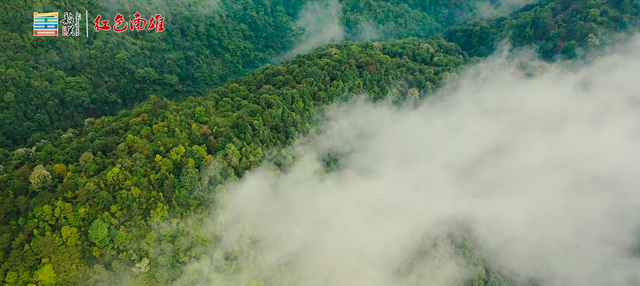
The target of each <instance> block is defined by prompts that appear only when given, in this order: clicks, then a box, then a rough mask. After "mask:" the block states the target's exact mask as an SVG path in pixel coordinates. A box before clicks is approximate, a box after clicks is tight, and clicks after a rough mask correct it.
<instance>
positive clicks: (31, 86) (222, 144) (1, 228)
mask: <svg viewBox="0 0 640 286" xmlns="http://www.w3.org/2000/svg"><path fill="white" fill-rule="evenodd" d="M249 2H250V1H249ZM398 2H400V1H386V2H384V1H380V2H373V1H365V0H362V1H344V2H343V9H345V10H348V9H350V8H348V7H360V8H358V9H362V10H357V9H356V8H353V9H354V10H349V11H364V12H360V13H355V12H353V13H352V12H344V14H345V17H344V18H343V21H345V23H347V24H346V28H345V29H346V30H347V36H346V38H348V39H349V37H353V38H354V39H355V38H356V36H357V35H359V33H360V30H359V29H360V27H364V26H363V24H362V23H364V22H367V23H369V22H371V21H372V22H373V23H377V24H375V25H378V26H377V27H381V28H380V30H379V31H383V32H382V33H383V34H385V33H388V35H384V36H388V37H391V36H393V35H396V36H397V35H400V36H401V37H405V36H424V37H426V36H430V34H429V33H431V32H429V33H426V34H419V32H418V31H419V30H420V29H421V28H419V27H422V26H421V25H425V23H424V22H422V21H426V20H425V18H419V17H418V18H412V19H414V20H415V19H419V20H417V21H416V22H415V23H413V24H411V21H410V19H404V18H401V17H400V15H402V13H399V14H398V15H399V16H398V17H399V18H397V19H394V20H393V21H391V22H384V23H381V22H380V21H383V19H385V18H384V14H380V15H378V14H376V13H383V12H381V11H385V12H384V13H391V11H389V9H391V10H394V9H400V10H394V11H404V10H402V9H405V10H406V9H410V10H411V11H413V12H412V13H418V14H420V13H422V14H420V15H430V13H439V14H438V15H440V16H431V17H432V18H431V19H436V20H438V21H444V22H445V23H450V24H452V23H454V22H455V21H456V20H455V19H457V17H459V16H460V15H458V14H457V13H458V12H455V11H461V12H460V13H462V14H466V13H467V12H468V10H466V9H468V7H467V6H464V5H466V4H464V3H465V2H460V3H463V4H464V5H462V6H455V7H457V8H455V9H452V10H448V11H449V12H448V13H441V12H442V9H446V8H443V7H448V6H447V5H450V4H451V3H458V2H448V1H447V2H442V3H441V4H442V5H440V6H438V5H435V6H421V3H423V2H422V1H403V3H408V4H406V6H404V5H398ZM569 2H571V3H569ZM38 3H39V2H38ZM38 3H35V4H33V5H43V6H42V7H36V8H37V9H44V10H47V9H54V7H51V6H46V5H51V4H45V2H42V3H40V4H38ZM90 3H93V2H90ZM180 3H183V2H180ZM187 3H188V2H184V3H183V5H202V3H200V4H198V3H197V2H194V3H192V4H187ZM233 3H235V4H229V3H225V4H224V5H229V7H231V8H229V7H227V8H224V7H218V9H222V10H224V11H226V12H224V13H219V14H215V13H213V14H214V15H217V16H212V17H209V18H210V19H209V18H207V19H208V20H207V21H212V22H210V23H209V22H207V23H209V24H210V25H211V26H207V25H204V24H203V25H200V26H197V25H195V24H193V25H186V24H185V25H186V26H184V27H185V29H183V30H178V29H176V30H174V31H173V32H170V31H171V30H170V29H169V27H170V26H167V32H166V33H164V34H158V33H155V34H154V33H149V34H146V35H142V34H140V35H136V34H133V33H131V34H130V35H126V36H120V35H116V34H115V33H111V34H109V33H99V36H98V37H96V39H90V41H91V42H90V43H84V42H81V41H86V40H85V39H78V42H76V40H75V39H73V38H69V39H65V38H57V39H52V40H45V41H49V42H45V41H40V42H36V41H35V40H39V39H33V38H32V37H23V36H19V35H18V34H16V33H11V32H8V31H7V30H4V29H5V27H6V28H7V29H9V28H14V29H16V30H20V29H23V28H24V27H22V26H21V25H22V24H24V22H29V21H31V18H29V17H26V16H25V18H24V19H22V18H21V19H22V20H20V21H22V24H19V25H18V24H15V23H11V22H9V21H7V20H3V21H5V22H2V30H1V31H2V35H1V37H2V38H3V41H2V45H3V46H2V47H3V49H4V50H6V52H4V53H2V54H0V56H2V57H4V58H3V61H2V63H0V72H1V74H0V76H2V77H3V78H2V84H3V87H2V88H5V90H3V93H4V95H3V96H4V97H3V102H2V103H0V108H3V109H2V116H4V117H2V119H0V123H1V126H2V128H3V131H2V132H4V133H3V134H5V135H4V136H5V137H4V139H0V146H2V147H3V148H2V150H3V153H1V154H0V156H1V159H0V164H1V165H0V190H1V191H2V193H1V194H0V261H1V262H2V265H0V279H3V281H2V282H4V283H7V284H14V285H28V284H30V283H32V284H38V285H78V284H87V285H113V284H119V283H120V284H130V285H133V284H137V285H166V284H171V283H172V282H173V281H175V280H176V279H178V278H179V277H181V276H183V275H184V273H182V268H181V266H183V265H186V264H188V263H189V262H192V261H194V260H197V259H198V258H199V257H200V256H201V255H202V253H203V248H208V247H215V246H216V243H217V242H216V241H215V240H211V239H209V238H207V237H203V236H201V235H200V233H199V232H198V230H199V229H201V227H202V225H204V224H205V223H206V219H208V216H207V214H208V212H209V211H210V205H211V203H212V202H213V204H214V205H215V203H216V202H215V201H214V198H215V197H216V195H219V194H223V193H224V192H225V185H226V184H227V183H229V182H234V181H236V180H238V178H241V177H242V176H243V175H244V174H245V173H246V172H247V171H249V170H252V169H254V168H256V167H257V166H259V165H260V164H263V163H265V162H268V163H269V164H272V165H273V166H274V167H275V168H278V169H280V170H282V171H286V170H287V168H288V167H290V166H291V164H292V162H293V161H294V160H295V158H294V157H295V154H293V153H292V152H291V151H290V150H289V149H288V148H287V147H288V146H290V145H291V144H292V143H293V141H294V140H295V139H297V138H298V137H299V136H300V135H304V134H306V133H307V132H309V130H311V129H312V128H313V127H314V126H316V124H317V123H318V120H319V119H320V117H319V115H320V114H322V111H323V107H325V106H327V105H328V104H330V103H333V102H338V101H343V100H349V99H351V98H353V97H354V96H358V95H360V94H366V96H367V98H368V99H369V100H372V101H380V100H390V101H392V102H393V103H394V104H396V105H405V104H412V103H413V102H416V101H419V100H421V99H423V98H424V97H425V96H428V95H429V94H431V93H432V92H433V91H435V90H437V88H439V87H441V86H442V85H443V84H445V83H446V82H447V81H448V80H450V79H452V78H455V77H456V71H457V70H459V69H460V68H462V67H463V66H464V65H466V64H469V63H472V62H474V61H475V59H474V58H473V57H469V55H471V56H486V55H488V54H489V53H490V52H491V51H493V49H494V48H495V43H496V42H498V41H499V40H501V39H502V38H509V39H511V41H512V42H513V43H514V46H516V47H521V46H525V45H532V46H534V47H538V51H539V53H540V54H541V55H542V57H544V58H546V59H552V58H554V57H556V55H560V56H563V57H567V58H571V57H577V56H579V55H580V51H581V50H582V51H586V50H588V49H589V47H590V46H589V45H594V43H595V40H599V41H600V44H599V45H601V46H606V44H607V43H606V41H605V39H606V38H607V37H609V36H612V35H614V34H615V33H619V32H624V33H628V32H630V31H633V29H634V25H635V23H637V21H638V5H637V2H633V1H629V0H620V1H600V2H598V1H548V2H545V3H540V4H535V5H531V6H527V7H525V8H523V9H522V10H520V11H516V12H515V13H514V14H513V15H512V16H510V17H503V18H498V19H492V20H478V21H474V22H472V23H469V24H465V25H461V26H456V27H454V28H451V29H449V30H447V31H446V32H445V33H444V34H443V35H444V39H443V37H439V36H436V37H433V38H430V39H415V38H412V39H403V40H395V41H381V42H370V41H367V42H344V43H332V44H329V45H325V46H322V47H320V48H318V49H316V50H314V51H313V52H311V53H309V54H306V55H299V56H297V57H295V58H294V59H293V60H291V61H287V62H285V63H282V64H277V65H266V66H263V67H261V68H259V69H258V70H256V71H253V72H249V73H248V74H247V75H246V76H243V77H237V78H234V77H235V76H236V75H241V74H243V73H246V72H247V71H248V70H251V69H254V68H257V67H258V66H260V65H261V64H262V63H263V62H266V61H268V60H269V59H270V58H271V57H273V56H276V55H278V54H280V53H281V52H284V51H287V50H288V49H290V48H292V47H293V46H294V45H295V39H296V38H295V37H296V35H299V34H296V32H295V31H293V30H291V26H290V25H292V24H294V23H295V21H296V18H295V15H297V12H298V10H299V9H300V7H301V6H302V2H300V3H299V2H295V1H289V2H286V3H284V2H283V3H279V2H277V1H268V2H258V1H255V2H251V3H253V4H254V5H255V6H253V7H254V8H253V9H254V10H255V11H258V12H255V13H254V14H255V15H254V17H256V18H252V19H253V20H251V19H245V20H243V21H240V20H237V19H242V17H245V16H246V14H244V12H242V13H240V11H241V8H240V7H241V6H237V7H236V6H233V5H240V4H238V3H240V2H233ZM267 3H270V4H269V5H273V6H268V5H267ZM430 3H440V2H430ZM568 3H569V4H568ZM245 4H246V3H245ZM391 4H393V5H391ZM2 5H5V6H4V7H12V5H13V6H15V7H22V8H24V9H25V11H27V10H26V9H31V8H25V7H24V6H20V5H23V4H22V2H20V1H16V2H15V3H11V2H8V3H3V4H2ZM24 5H26V4H24ZM29 5H31V4H29ZM92 5H97V4H96V3H94V4H92ZM246 5H248V4H246ZM76 7H80V6H73V5H69V9H74V8H76ZM234 7H235V8H234ZM248 7H252V6H248ZM465 7H466V8H465ZM572 7H573V8H572ZM183 8H184V6H179V5H177V7H174V8H173V9H176V11H172V13H175V14H179V10H180V9H183ZM587 8H588V9H587ZM201 9H202V10H203V11H204V12H203V14H202V15H197V14H196V15H190V16H189V17H192V18H191V20H190V21H187V20H185V23H186V22H189V23H198V21H195V20H197V19H198V18H197V17H205V15H210V14H207V13H209V12H208V11H206V10H207V9H208V8H207V9H205V7H204V6H203V7H202V8H201ZM225 9H227V10H225ZM234 9H235V10H234ZM251 9H252V8H250V9H248V11H254V10H251ZM585 9H586V10H585ZM594 9H595V10H598V11H599V12H595V10H594ZM234 11H235V12H234ZM376 11H378V12H376ZM407 11H409V10H407ZM465 11H467V12H465ZM585 11H586V12H585ZM589 11H591V12H589ZM123 12H124V11H123ZM3 13H18V14H20V11H19V9H18V10H16V8H12V9H3ZM145 13H151V10H148V11H145ZM233 13H238V14H236V15H235V16H231V15H232V14H233ZM249 14H251V13H249ZM595 14H598V15H597V17H596V18H593V17H591V16H593V15H595ZM363 15H365V16H366V17H365V16H363ZM10 16H13V14H11V15H10ZM27 16H28V15H27ZM173 17H175V19H178V18H179V17H177V16H175V15H174V16H173ZM439 17H440V18H439ZM25 19H26V20H25ZM233 19H236V20H237V22H236V20H233ZM363 19H374V20H366V21H365V20H363ZM401 20H402V21H401ZM20 21H18V22H20ZM376 21H378V22H376ZM434 21H435V20H434ZM240 22H242V24H240ZM396 22H398V23H404V25H405V26H402V25H399V24H391V23H396ZM250 23H253V24H250ZM428 23H432V22H428ZM540 23H543V24H544V25H542V24H540ZM11 25H15V26H11ZM175 25H176V26H175V27H178V26H179V25H178V24H175ZM216 25H218V26H216ZM243 25H244V26H243ZM250 25H254V26H250ZM375 25H374V26H375ZM428 25H431V24H428ZM545 25H546V26H545ZM222 26H224V27H228V28H226V29H221V28H220V27H222ZM394 26H395V27H398V26H400V27H404V28H403V29H398V30H394V29H396V28H393V27H394ZM187 27H188V28H187ZM209 27H217V28H209ZM585 27H586V28H585ZM252 28H256V29H258V28H260V29H263V30H260V31H262V32H260V33H258V32H250V31H253V30H252ZM264 29H268V31H265V30H264ZM412 29H413V30H412ZM441 29H443V27H436V28H433V30H430V31H433V32H434V33H435V32H436V31H439V30H441ZM582 29H584V31H583V30H582ZM283 31H290V32H291V33H284V32H283ZM384 31H387V32H384ZM397 31H399V32H397ZM403 31H404V32H403ZM411 31H414V32H411ZM207 33H211V34H212V35H215V36H212V37H204V36H202V35H207ZM402 33H404V34H402ZM590 34H593V35H594V36H595V37H596V39H595V40H594V39H593V38H592V37H590V36H589V35H590ZM222 35H227V36H226V37H222ZM585 35H586V36H585ZM201 37H202V38H206V39H207V41H216V43H203V42H200V40H198V39H202V38H201ZM585 37H586V38H585ZM223 38H224V39H226V40H228V41H226V40H223ZM272 38H276V39H279V40H277V41H271V40H270V39H272ZM240 39H243V40H240ZM445 39H447V40H449V41H450V42H447V40H445ZM589 39H591V40H589ZM56 41H59V42H62V43H61V44H57V43H56ZM218 41H219V42H218ZM571 41H574V43H573V44H571ZM87 44H91V46H92V47H93V48H92V49H96V50H91V49H90V50H89V51H88V52H87V51H85V50H83V49H84V47H86V45H87ZM81 47H82V48H81ZM240 47H245V48H240ZM545 47H546V48H545ZM572 47H573V52H572V50H571V49H572ZM580 49H581V50H580ZM65 51H68V52H65ZM99 51H103V52H104V53H101V52H99ZM150 51H154V53H151V52H150ZM63 52H64V53H63ZM574 52H575V53H574ZM34 55H35V56H34ZM74 55H77V56H78V57H74ZM227 55H229V56H228V57H227ZM87 63H92V64H93V65H89V64H87ZM173 72H175V73H173ZM162 73H165V74H162ZM172 73H173V74H172ZM174 76H175V77H174ZM169 78H171V80H169ZM230 78H233V79H230ZM223 83H224V84H223ZM216 86H219V87H217V88H213V87H216ZM208 88H213V89H212V90H211V91H210V92H205V91H206V90H207V89H208ZM153 94H155V95H154V96H149V95H153ZM202 94H204V95H203V96H199V95H202ZM191 95H194V96H191ZM147 98H148V99H147ZM167 98H175V99H179V98H182V99H181V100H170V99H167ZM143 99H147V100H146V101H144V102H142V103H139V104H135V105H134V106H133V107H130V108H125V107H126V106H128V105H130V104H134V103H136V102H140V101H142V100H143ZM71 102H72V103H71ZM69 103H71V104H72V106H74V107H73V108H69V109H65V110H63V109H61V108H60V106H66V105H64V104H69ZM79 103H80V104H79ZM78 106H79V107H78ZM74 108H80V109H74ZM112 110H113V111H115V110H121V111H120V112H118V113H117V114H113V115H112V116H102V115H105V114H111V111H112ZM38 114H41V115H42V116H37V115H38ZM87 117H91V118H87ZM2 120H4V121H2ZM54 121H55V122H54ZM25 126H26V127H25ZM27 127H28V128H27ZM71 127H74V128H73V129H69V128H71ZM22 128H25V129H22ZM61 129H62V130H64V131H62V130H61ZM54 130H56V131H54ZM45 131H47V132H48V133H44V132H45ZM20 132H22V133H20ZM38 132H42V133H38ZM32 134H38V135H36V136H32ZM11 136H14V137H11ZM26 138H30V139H29V140H28V141H27V143H26V144H24V143H19V142H22V141H23V140H26ZM2 140H4V141H2ZM14 144H20V145H24V146H23V147H22V148H17V149H16V148H12V146H14ZM331 164H332V163H331V162H328V164H327V169H328V170H329V169H330V168H331ZM212 170H213V171H212ZM451 239H452V240H453V241H455V242H456V243H455V245H456V247H457V250H458V251H459V252H460V253H461V254H462V255H463V256H464V257H465V259H467V260H468V261H469V263H471V264H472V265H474V267H475V269H478V271H477V272H475V273H474V275H475V276H473V277H471V278H470V279H469V282H468V284H469V285H516V284H518V283H521V282H518V281H516V280H515V279H514V278H512V277H510V276H509V275H508V274H504V273H501V272H500V271H498V270H495V269H493V268H492V266H491V264H490V262H489V261H488V259H486V258H485V257H483V256H482V255H481V253H479V252H478V251H475V250H474V245H473V243H469V241H472V239H471V238H467V237H462V238H461V237H453V238H451ZM227 262H228V263H227ZM225 263H227V264H225V265H224V267H223V268H221V269H217V270H216V271H218V272H217V273H227V274H229V273H231V274H234V273H236V274H237V272H238V271H241V269H240V270H238V269H236V268H234V267H235V266H234V261H233V255H232V254H230V255H229V258H228V260H227V261H226V262H225ZM123 276H126V277H127V279H131V280H130V281H122V280H121V279H122V277H123ZM201 278H202V277H196V278H194V279H195V280H194V281H192V282H193V283H202V282H203V281H201V280H198V279H201Z"/></svg>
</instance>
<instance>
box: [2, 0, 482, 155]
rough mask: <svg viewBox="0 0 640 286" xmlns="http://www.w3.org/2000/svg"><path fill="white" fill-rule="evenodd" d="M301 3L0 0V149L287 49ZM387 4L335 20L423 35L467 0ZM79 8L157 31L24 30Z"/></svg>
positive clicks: (371, 1)
mask: <svg viewBox="0 0 640 286" xmlns="http://www.w3.org/2000/svg"><path fill="white" fill-rule="evenodd" d="M307 2H310V1H308V0H294V1H289V0H286V1H283V0H270V1H251V0H233V1H231V0H230V1H226V0H225V1H220V2H219V3H217V2H216V1H213V2H212V1H205V0H199V1H170V2H168V3H166V4H158V3H155V2H148V3H144V2H140V3H136V4H133V3H126V1H121V2H118V1H108V2H102V1H65V2H64V4H62V3H63V2H54V1H28V2H25V1H18V0H15V1H3V3H1V4H0V5H1V6H0V7H2V8H1V9H0V50H2V51H3V53H0V79H1V80H0V96H1V97H2V98H1V99H2V100H0V110H2V113H0V126H1V127H2V128H1V130H0V146H1V147H0V150H5V151H6V149H5V146H10V147H15V146H21V145H23V144H24V143H25V142H26V141H27V140H28V139H29V138H30V137H31V136H32V135H34V134H38V133H41V134H42V133H48V132H51V131H54V130H67V129H69V128H78V127H79V126H82V124H83V121H84V119H85V118H89V117H93V118H97V117H100V116H104V115H114V114H115V112H117V111H119V110H122V109H123V108H127V107H131V106H132V105H133V104H135V103H138V102H141V101H144V100H145V99H146V98H147V97H148V96H149V95H157V96H161V97H166V98H169V99H182V98H186V97H188V96H198V95H204V94H205V93H206V92H207V91H209V90H210V89H211V88H214V87H217V86H220V85H222V84H223V83H225V82H226V81H227V80H229V79H230V78H233V77H236V76H240V75H244V74H246V73H247V72H248V71H251V70H254V69H256V68H258V67H260V66H261V65H263V64H265V63H268V62H270V61H271V60H273V59H274V58H276V57H277V56H279V55H281V54H283V53H285V52H287V51H289V50H291V49H293V48H294V47H295V45H296V42H297V40H299V39H300V38H301V37H302V36H303V35H304V33H305V31H304V27H299V26H298V25H297V24H296V23H297V20H298V19H297V17H298V14H299V13H300V11H301V9H303V7H304V5H305V4H306V3H307ZM397 2H398V1H389V0H358V1H344V3H343V5H342V10H343V11H341V13H342V14H344V17H341V18H340V19H339V20H340V21H341V22H344V27H345V34H346V35H345V38H346V39H357V38H359V37H360V35H361V34H362V33H363V32H362V31H361V30H362V29H363V27H365V25H367V27H369V28H370V29H375V30H379V31H380V32H379V33H378V32H376V34H379V37H380V38H387V39H389V38H405V37H408V36H418V37H426V36H431V35H433V34H435V33H437V32H440V31H442V30H443V29H444V28H445V27H446V26H448V25H451V24H452V23H454V22H455V19H456V16H458V15H464V14H468V13H469V12H471V10H472V6H471V4H470V3H469V2H468V1H433V2H429V3H430V4H428V5H426V4H421V2H420V1H413V2H410V3H408V4H402V5H399V3H397ZM216 3H217V4H216ZM114 4H116V5H114ZM118 4H119V5H118ZM113 6H116V7H113ZM118 6H119V7H118ZM85 10H88V11H89V13H90V16H89V17H90V18H91V19H89V22H92V21H93V19H94V18H95V16H96V15H98V14H100V15H102V16H103V17H104V18H106V19H110V24H113V22H114V20H113V18H114V17H115V15H116V13H120V14H122V15H125V20H127V21H128V20H129V19H131V18H132V15H133V14H134V13H135V12H136V11H138V12H140V13H141V14H142V15H143V16H142V17H143V18H149V16H150V15H153V14H155V13H160V14H161V15H162V16H163V17H164V18H165V26H166V28H165V31H164V32H162V33H157V32H152V31H147V30H143V31H135V32H134V31H126V32H123V33H115V32H113V31H106V32H105V31H102V32H98V33H96V32H95V31H93V30H92V31H90V34H89V35H90V36H89V38H87V37H81V36H79V37H50V38H49V37H33V36H32V29H33V28H32V23H33V17H32V14H33V11H40V12H43V11H44V12H47V11H60V12H63V11H70V12H76V11H85ZM321 12H322V11H321ZM327 13H328V12H327ZM408 15H411V17H407V16H408ZM434 15H435V16H434ZM83 17H84V15H83ZM320 17H323V16H322V15H320ZM92 27H93V25H91V27H90V28H92ZM82 30H84V29H82ZM60 106H65V107H66V108H59V107H60ZM35 141H38V139H37V138H34V139H33V140H32V141H31V143H33V142H35Z"/></svg>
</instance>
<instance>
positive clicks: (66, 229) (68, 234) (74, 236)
mask: <svg viewBox="0 0 640 286" xmlns="http://www.w3.org/2000/svg"><path fill="white" fill-rule="evenodd" d="M60 231H61V232H62V239H64V240H65V241H66V243H67V245H69V246H74V245H76V244H77V243H78V239H79V238H80V234H79V233H78V229H77V228H75V227H72V226H68V225H65V226H63V227H62V229H61V230H60Z"/></svg>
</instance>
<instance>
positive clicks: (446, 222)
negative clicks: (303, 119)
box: [178, 37, 640, 286]
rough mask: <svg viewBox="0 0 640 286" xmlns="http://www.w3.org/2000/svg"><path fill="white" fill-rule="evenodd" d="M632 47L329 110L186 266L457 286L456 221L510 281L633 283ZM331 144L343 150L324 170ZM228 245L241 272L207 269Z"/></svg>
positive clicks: (500, 69) (499, 70)
mask: <svg viewBox="0 0 640 286" xmlns="http://www.w3.org/2000/svg"><path fill="white" fill-rule="evenodd" d="M638 51H640V37H635V38H634V39H633V41H632V43H631V44H629V45H627V46H626V47H625V48H623V49H621V50H620V51H619V52H617V53H616V54H614V55H611V56H607V57H604V58H601V59H598V60H595V61H593V62H592V63H590V64H589V65H588V66H585V67H583V68H580V69H578V70H572V71H569V70H568V69H567V68H566V67H563V66H560V65H550V64H546V63H541V62H536V61H535V60H534V61H529V60H526V61H525V63H527V65H526V66H527V68H523V67H524V66H525V65H523V64H522V63H523V62H519V61H518V58H519V57H514V56H513V55H506V56H495V57H493V58H490V59H488V60H487V61H485V62H484V63H482V64H478V65H476V66H474V67H471V68H469V69H468V70H467V71H465V72H464V73H463V74H462V75H461V76H460V80H459V81H458V82H457V83H452V84H451V86H449V87H448V88H445V89H443V90H442V91H441V93H440V94H438V95H436V96H433V97H431V98H430V99H429V100H427V101H425V102H424V103H423V104H422V105H421V106H419V107H418V108H414V109H398V108H394V107H391V106H390V105H384V104H382V105H381V104H378V105H375V104H371V103H366V102H364V101H358V102H354V103H350V104H347V105H342V106H339V107H336V108H334V109H332V110H329V111H328V112H327V114H328V115H327V121H326V122H325V123H324V124H323V125H322V127H321V130H322V131H319V132H318V133H317V134H315V135H311V136H309V137H308V138H305V139H304V140H301V142H300V143H299V144H298V145H297V146H296V148H297V150H298V154H299V158H298V160H297V163H296V164H295V166H294V167H293V168H292V169H291V170H290V172H288V173H287V174H281V173H277V172H273V171H270V169H269V168H267V167H264V168H261V169H259V170H256V171H254V172H252V173H251V174H248V175H246V176H245V177H244V179H243V180H242V181H241V182H240V183H238V184H237V185H234V186H230V188H229V192H228V195H227V197H226V199H225V200H224V201H225V203H224V207H223V208H221V210H220V211H219V212H217V213H216V214H215V216H214V218H213V219H212V229H213V230H214V232H215V233H216V235H218V236H219V237H220V244H219V245H217V246H216V251H212V254H211V255H210V257H206V258H204V259H203V260H202V261H200V262H199V263H194V264H193V265H190V266H189V267H188V268H186V269H185V273H187V274H186V275H187V276H189V275H191V276H193V277H196V276H204V277H207V275H209V278H210V279H209V280H207V279H204V280H200V281H205V280H207V281H208V282H202V283H203V285H261V284H260V283H264V285H303V284H304V285H372V286H387V285H462V283H463V282H464V281H465V279H467V278H468V277H472V276H473V273H474V272H473V271H474V270H473V269H469V267H467V266H468V265H467V264H465V262H464V261H463V260H462V259H461V258H460V257H459V256H458V255H457V254H456V253H455V251H453V249H452V247H451V246H450V245H448V244H447V239H444V238H443V237H444V236H443V235H444V234H446V233H447V232H449V230H448V227H449V226H450V223H452V222H463V223H464V224H466V225H467V226H468V227H469V229H470V231H471V232H472V234H473V236H474V237H475V238H476V239H477V241H478V245H479V248H480V249H481V250H482V251H483V252H484V253H486V254H487V256H488V257H490V258H491V259H492V260H493V262H494V263H495V265H498V266H500V267H501V268H502V269H504V270H505V271H508V272H510V273H512V274H513V275H514V276H516V277H519V278H522V279H530V278H531V279H536V280H537V281H540V282H541V283H542V284H544V285H558V286H559V285H586V286H591V285H593V286H596V285H598V286H599V285H639V284H640V260H638V258H636V257H635V256H634V253H633V252H634V248H635V247H636V246H637V245H638V241H639V238H640V236H639V233H638V229H639V227H640V191H639V190H640V175H639V174H638V170H640V151H638V146H640V105H639V104H638V103H640V101H639V100H640V81H639V80H637V71H638V70H640V52H638ZM520 59H522V58H520ZM523 69H526V70H523ZM535 74H537V75H535ZM532 75H534V76H532ZM327 153H337V154H343V157H344V158H346V159H345V160H343V164H342V166H341V168H339V169H338V170H337V171H335V172H332V173H329V174H324V173H323V172H322V170H321V169H322V168H321V165H322V163H321V162H320V160H319V159H318V158H322V157H323V156H324V155H325V154H327ZM438 242H439V243H438ZM420 249H421V250H420ZM418 250H420V251H422V252H424V253H426V254H425V255H424V257H423V258H421V259H418V260H416V261H413V262H412V263H410V266H407V265H408V264H406V262H407V259H410V257H412V255H414V254H415V253H416V252H417V251H418ZM229 253H232V254H233V255H232V257H233V258H232V259H231V260H233V261H234V262H233V265H234V266H233V267H236V268H234V269H236V270H234V271H230V272H228V273H235V274H233V275H218V276H215V275H213V274H211V273H214V272H217V273H220V272H219V271H222V270H221V269H227V268H225V267H229V264H228V263H227V264H224V265H226V266H224V267H223V266H221V265H223V264H222V261H224V260H225V258H227V260H229V255H230V254H229ZM403 265H404V266H403ZM407 267H408V268H409V269H407ZM211 275H213V276H215V277H213V278H211V277H212V276H211ZM184 281H188V280H184V279H183V280H180V281H179V282H178V284H181V283H186V282H184ZM192 281H194V280H192ZM252 283H253V284H252ZM184 285H186V284H184Z"/></svg>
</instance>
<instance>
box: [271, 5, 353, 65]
mask: <svg viewBox="0 0 640 286" xmlns="http://www.w3.org/2000/svg"><path fill="white" fill-rule="evenodd" d="M341 16H342V6H341V5H340V3H339V2H338V1H337V0H326V1H314V2H309V3H307V5H305V7H304V8H303V9H302V10H301V11H300V14H299V15H298V22H297V26H298V27H300V28H302V29H303V30H304V35H303V38H302V40H301V42H300V44H298V45H297V46H296V47H295V48H294V49H293V50H291V51H289V52H287V53H286V54H284V56H283V58H284V60H289V59H292V58H293V57H295V56H296V55H298V54H304V53H307V52H309V51H311V50H312V49H313V48H315V47H317V46H319V45H321V44H326V43H330V42H338V41H342V40H344V28H343V27H342V25H341V24H340V18H341Z"/></svg>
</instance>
